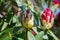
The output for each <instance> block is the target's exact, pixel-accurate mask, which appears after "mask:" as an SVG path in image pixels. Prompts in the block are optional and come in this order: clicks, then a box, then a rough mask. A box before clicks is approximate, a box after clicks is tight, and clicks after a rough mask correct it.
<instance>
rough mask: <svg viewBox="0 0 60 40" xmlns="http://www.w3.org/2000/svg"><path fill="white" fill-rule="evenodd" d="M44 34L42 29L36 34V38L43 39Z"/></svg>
mask: <svg viewBox="0 0 60 40" xmlns="http://www.w3.org/2000/svg"><path fill="white" fill-rule="evenodd" d="M43 36H44V31H41V32H40V33H38V34H37V35H36V36H35V38H36V39H35V40H43Z"/></svg>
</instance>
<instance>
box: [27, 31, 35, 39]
mask: <svg viewBox="0 0 60 40" xmlns="http://www.w3.org/2000/svg"><path fill="white" fill-rule="evenodd" d="M28 40H35V37H34V36H33V35H32V33H31V32H30V31H28Z"/></svg>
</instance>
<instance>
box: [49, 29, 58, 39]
mask: <svg viewBox="0 0 60 40" xmlns="http://www.w3.org/2000/svg"><path fill="white" fill-rule="evenodd" d="M48 32H49V33H50V35H51V36H52V37H53V38H54V39H55V40H59V39H58V38H57V37H56V36H55V35H54V34H53V32H52V31H50V30H48Z"/></svg>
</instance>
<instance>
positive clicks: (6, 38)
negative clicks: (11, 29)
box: [1, 37, 9, 40]
mask: <svg viewBox="0 0 60 40" xmlns="http://www.w3.org/2000/svg"><path fill="white" fill-rule="evenodd" d="M1 40H9V38H8V37H4V38H1Z"/></svg>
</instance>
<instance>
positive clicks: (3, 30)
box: [0, 0, 58, 40]
mask: <svg viewBox="0 0 60 40" xmlns="http://www.w3.org/2000/svg"><path fill="white" fill-rule="evenodd" d="M33 1H34V2H35V3H36V5H33V4H34V3H32V2H31V0H0V40H43V39H44V38H43V37H44V36H45V33H47V34H46V35H47V37H50V36H51V37H52V38H53V39H55V40H58V39H57V37H56V36H55V35H54V34H53V33H52V32H51V31H47V32H45V30H42V29H41V26H42V25H41V20H40V19H41V13H42V11H43V10H44V8H43V6H44V5H45V1H44V0H38V1H37V0H33ZM30 2H31V3H30ZM50 3H51V1H49V2H48V4H49V6H50ZM28 4H29V5H28ZM27 6H28V7H27ZM30 6H31V8H29V7H30ZM37 8H39V9H37ZM27 9H30V11H31V13H32V14H33V16H34V27H32V29H28V30H26V28H25V27H24V26H23V24H22V21H23V18H20V16H18V15H17V14H18V12H21V11H22V14H23V15H24V14H25V11H26V10H27ZM38 10H39V11H38ZM54 11H55V10H54ZM19 15H20V14H19ZM22 17H23V16H22ZM32 31H34V32H35V33H36V35H33V34H32ZM26 38H27V39H26ZM46 39H47V38H46ZM49 40H50V39H49Z"/></svg>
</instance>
